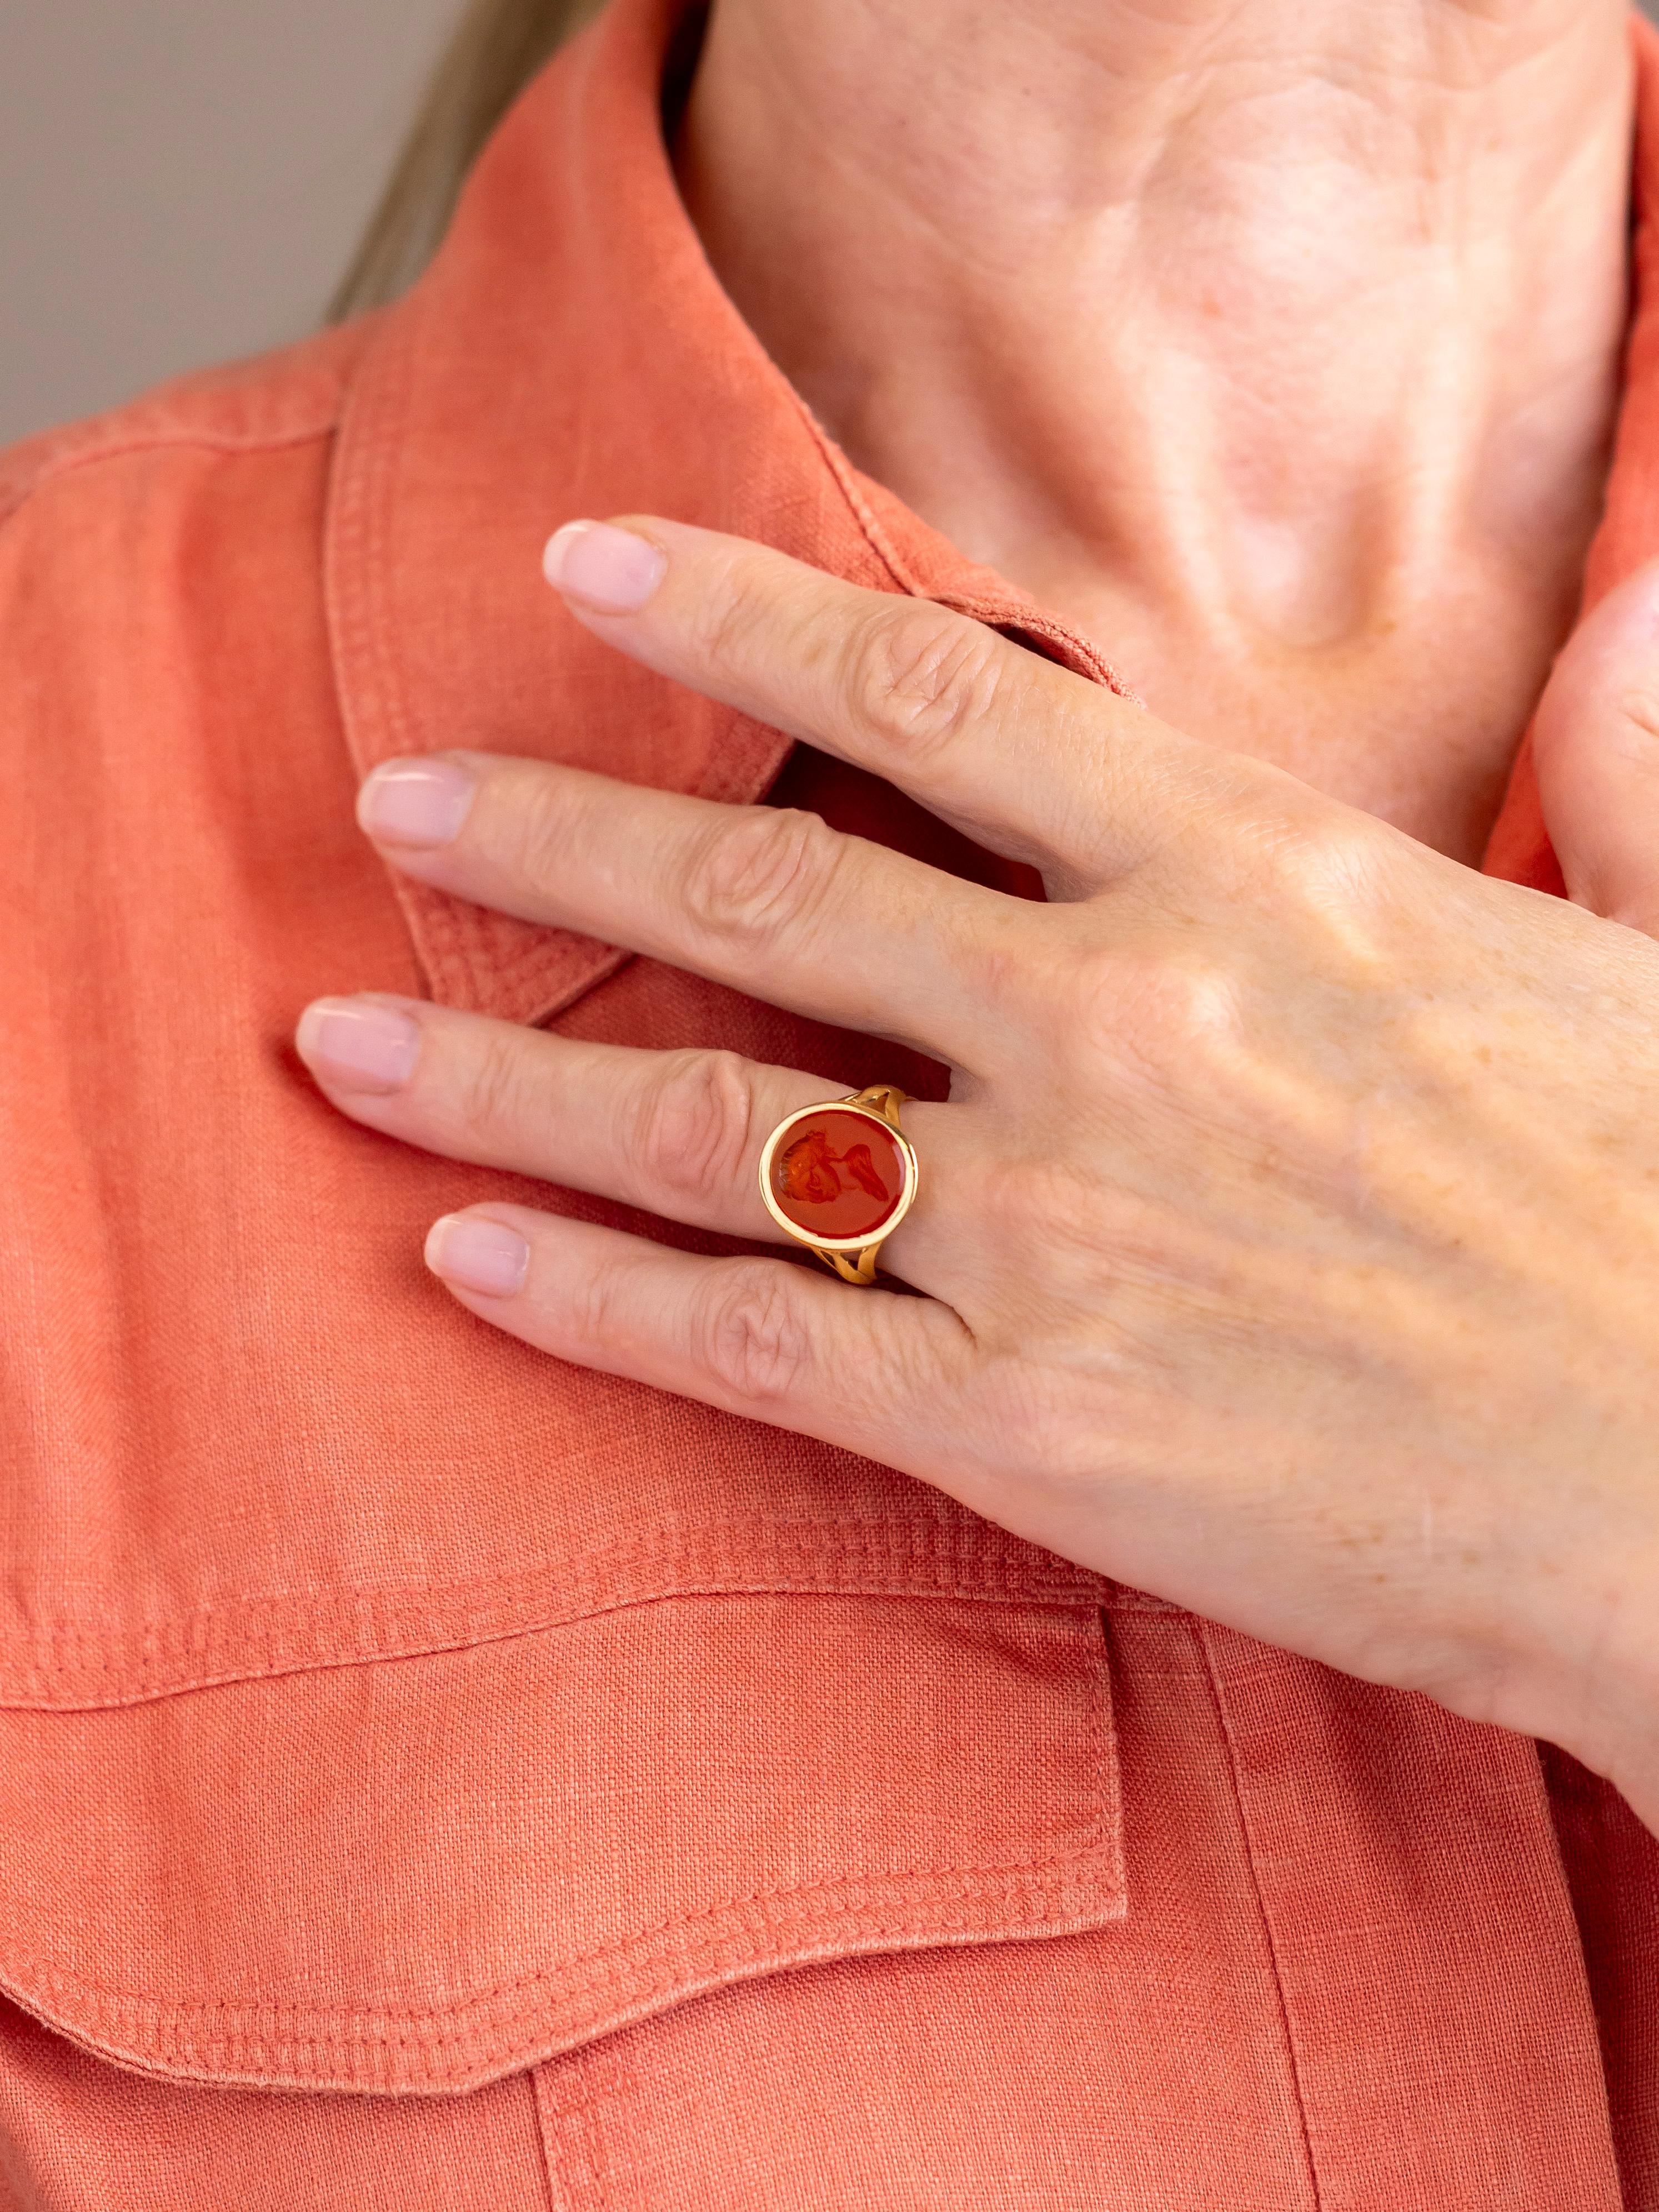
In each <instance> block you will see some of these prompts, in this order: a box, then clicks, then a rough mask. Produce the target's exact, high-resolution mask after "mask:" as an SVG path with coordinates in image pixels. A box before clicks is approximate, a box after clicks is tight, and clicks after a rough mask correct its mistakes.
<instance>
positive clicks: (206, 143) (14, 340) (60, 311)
mask: <svg viewBox="0 0 1659 2212" xmlns="http://www.w3.org/2000/svg"><path fill="white" fill-rule="evenodd" d="M460 4H461V0H0V445H5V444H9V442H10V441H12V440H13V439H15V438H19V437H21V436H22V435H24V434H25V433H26V432H27V431H30V430H33V429H38V428H41V427H42V426H44V425H45V424H46V423H48V422H58V421H63V420H65V419H67V418H69V417H70V416H77V415H84V414H88V413H90V412H91V411H92V410H94V409H96V408H100V407H105V406H108V405H110V404H112V403H113V402H114V401H116V400H118V399H121V398H125V397H126V396H127V395H128V394H129V393H131V392H137V391H140V390H142V389H143V386H146V385H148V384H152V383H154V382H155V380H157V379H158V378H160V377H163V376H168V375H171V374H173V373H174V372H175V371H177V370H179V369H183V368H191V367H193V366H195V365H197V363H200V362H209V361H214V360H220V359H223V358H226V357H227V356H231V355H234V354H239V353H248V352H252V351H254V350H255V349H258V348H259V347H262V346H266V345H270V344H273V343H277V342H279V341H280V340H283V339H284V338H288V337H296V336H298V335H299V334H300V333H301V332H302V331H305V330H306V329H307V327H308V326H309V325H311V324H313V323H314V322H315V320H316V319H317V317H318V315H319V312H320V310H321V308H322V306H323V303H324V302H325V300H326V299H327V297H328V295H329V293H330V292H331V290H332V289H333V287H334V283H335V279H336V278H337V276H338V274H339V272H340V270H341V268H342V267H343V264H344V263H345V261H346V260H347V259H348V258H349V254H350V251H351V246H352V244H353V242H354V240H355V239H356V234H357V231H358V228H359V227H360V225H361V224H362V221H363V218H364V217H365V216H366V215H367V213H368V210H369V208H370V206H371V205H372V204H373V202H374V197H375V196H376V193H377V192H378V191H379V188H380V184H381V182H382V181H383V179H384V176H385V173H386V168H387V167H388V166H389V164H390V161H391V159H392V154H393V152H394V150H395V149H396V146H397V144H398V139H399V137H401V135H402V130H403V126H404V122H405V121H406V120H407V118H408V116H409V114H410V110H411V108H412V106H413V104H414V101H415V99H416V95H417V94H418V91H419V88H420V86H421V82H422V79H423V77H424V76H425V74H426V71H427V70H428V68H429V67H430V65H431V63H432V62H433V60H434V59H435V56H436V54H437V52H438V50H439V48H440V46H441V44H442V40H443V38H444V35H445V33H446V32H447V29H448V27H449V26H450V24H451V23H452V22H453V20H454V19H455V17H456V16H457V15H459V12H460Z"/></svg>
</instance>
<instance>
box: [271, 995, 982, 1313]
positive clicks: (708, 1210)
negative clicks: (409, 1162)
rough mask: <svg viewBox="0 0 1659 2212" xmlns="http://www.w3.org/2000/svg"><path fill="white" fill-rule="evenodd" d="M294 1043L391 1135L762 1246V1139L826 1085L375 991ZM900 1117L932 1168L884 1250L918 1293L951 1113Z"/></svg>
mask: <svg viewBox="0 0 1659 2212" xmlns="http://www.w3.org/2000/svg"><path fill="white" fill-rule="evenodd" d="M295 1042H296V1044H297V1047H298V1049H299V1052H300V1055H301V1059H303V1060H304V1061H305V1063H306V1065H307V1067H308V1068H309V1069H310V1070H311V1072H312V1073H313V1076H314V1077H315V1078H316V1079H317V1082H318V1083H319V1085H320V1087H321V1088H322V1090H323V1091H325V1093H326V1094H327V1096H328V1097H329V1098H330V1099H331V1102H332V1103H334V1104H335V1105H336V1106H337V1107H338V1108H339V1109H341V1110H342V1112H343V1113H346V1114H349V1115H350V1116H351V1118H352V1119H353V1120H354V1121H362V1122H364V1123H366V1124H367V1125H368V1127H371V1128H375V1129H380V1130H382V1131H384V1132H385V1133H386V1134H387V1135H388V1136H392V1137H398V1138H399V1139H402V1140H403V1141H404V1143H407V1144H413V1145H418V1146H421V1147H422V1150H423V1151H426V1152H439V1153H441V1154H442V1155H443V1156H444V1157H445V1158H449V1159H458V1160H466V1161H469V1162H471V1164H474V1165H476V1166H479V1167H493V1168H500V1169H502V1170H507V1171H508V1172H511V1173H513V1174H517V1175H528V1176H538V1177H540V1178H542V1179H543V1180H544V1181H545V1182H556V1183H560V1184H562V1185H563V1186H564V1187H565V1188H567V1189H571V1190H583V1191H589V1192H591V1193H592V1194H594V1195H595V1196H596V1197H601V1198H611V1199H617V1200H621V1201H622V1202H623V1204H625V1205H628V1206H638V1207H640V1208H641V1209H642V1210H643V1211H645V1212H650V1213H656V1214H660V1215H662V1216H663V1217H665V1218H666V1219H668V1220H671V1221H679V1222H684V1224H686V1225H687V1226H689V1227H691V1228H697V1229H709V1230H714V1231H718V1232H720V1234H722V1235H725V1236H728V1237H744V1238H748V1239H750V1240H752V1241H755V1242H764V1243H782V1242H784V1241H785V1240H784V1238H783V1237H782V1234H781V1231H779V1229H778V1227H777V1225H776V1224H775V1222H774V1221H773V1219H772V1218H771V1216H770V1215H769V1213H768V1212H767V1211H766V1208H765V1206H763V1204H762V1202H761V1197H760V1187H759V1176H758V1172H757V1170H758V1167H759V1162H760V1155H761V1149H762V1147H763V1145H764V1144H765V1142H766V1139H767V1138H768V1136H769V1134H770V1133H771V1132H772V1131H773V1130H774V1129H775V1127H777V1125H778V1123H779V1122H780V1121H782V1120H783V1118H784V1116H785V1115H788V1114H793V1113H794V1112H796V1111H797V1110H798V1109H799V1108H801V1107H803V1106H811V1105H815V1104H817V1103H818V1102H819V1101H820V1100H823V1099H826V1098H829V1097H834V1096H835V1095H836V1086H835V1085H834V1084H833V1083H830V1082H829V1081H826V1079H824V1078H823V1077H822V1076H815V1075H807V1074H804V1073H801V1072H799V1070H797V1069H794V1068H786V1067H769V1066H763V1065H762V1064H760V1063H759V1062H757V1061H755V1060H744V1059H743V1058H741V1057H740V1056H739V1055H738V1054H736V1053H729V1052H719V1051H682V1052H644V1051H637V1050H635V1049H633V1048H630V1047H628V1046H624V1045H602V1044H589V1043H585V1042H577V1041H574V1040H573V1039H570V1038H568V1037H560V1036H550V1035H549V1034H548V1032H547V1031H545V1030H531V1029H524V1028H521V1027H520V1026H519V1025H518V1024H516V1023H513V1022H502V1021H495V1020H492V1019H491V1018H489V1017H487V1016H485V1015H482V1014H465V1013H459V1012H453V1011H452V1010H450V1009H448V1008H446V1007H442V1006H433V1005H431V1004H430V1003H429V1002H428V1001H426V1000H415V999H400V998H393V997H389V996H382V995H380V994H365V995H363V996H361V997H357V998H349V999H319V1000H316V1001H315V1002H314V1003H313V1005H312V1006H307V1009H306V1011H305V1012H304V1013H303V1014H302V1015H301V1019H300V1024H299V1029H298V1032H297V1035H296V1039H295ZM904 1118H905V1126H906V1130H907V1133H909V1134H910V1135H911V1136H912V1138H913V1139H917V1140H918V1141H919V1147H920V1149H921V1151H922V1152H924V1153H925V1155H926V1158H927V1170H928V1172H927V1177H926V1179H925V1180H924V1182H922V1183H921V1185H920V1187H919V1188H918V1193H917V1200H916V1204H915V1207H914V1208H913V1209H912V1211H911V1212H910V1213H909V1215H908V1217H907V1218H906V1219H905V1221H904V1223H903V1224H902V1226H901V1227H900V1228H898V1229H897V1230H896V1231H895V1232H894V1234H893V1236H892V1237H891V1239H890V1241H889V1243H888V1246H887V1249H886V1251H885V1253H884V1260H885V1261H886V1262H887V1264H888V1265H889V1266H890V1268H891V1270H892V1271H893V1272H894V1273H900V1274H902V1275H903V1277H904V1278H905V1279H906V1280H907V1281H909V1282H912V1283H914V1284H915V1285H916V1286H917V1287H918V1288H919V1289H924V1290H927V1289H931V1288H933V1286H934V1285H933V1271H934V1270H935V1269H936V1267H938V1264H939V1250H938V1239H937V1234H936V1232H935V1231H934V1230H933V1216H932V1212H931V1210H930V1207H929V1205H928V1199H929V1194H930V1191H931V1189H932V1188H933V1183H934V1178H935V1176H936V1175H937V1174H938V1173H939V1171H940V1170H945V1172H947V1173H948V1158H949V1153H950V1151H951V1147H952V1145H953V1143H955V1142H959V1137H958V1131H959V1129H960V1126H961V1117H960V1109H957V1111H954V1112H953V1111H951V1110H950V1109H946V1108H945V1107H942V1106H933V1105H927V1104H925V1103H913V1104H911V1105H908V1106H907V1107H906V1109H905V1114H904ZM941 1152H943V1154H944V1155H945V1157H944V1158H940V1154H941Z"/></svg>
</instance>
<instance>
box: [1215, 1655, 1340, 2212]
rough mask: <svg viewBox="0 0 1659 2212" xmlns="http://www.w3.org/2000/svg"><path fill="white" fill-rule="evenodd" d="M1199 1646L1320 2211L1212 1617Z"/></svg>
mask: <svg viewBox="0 0 1659 2212" xmlns="http://www.w3.org/2000/svg"><path fill="white" fill-rule="evenodd" d="M1195 1626H1196V1628H1197V1631H1198V1641H1199V1649H1200V1650H1201V1651H1202V1652H1203V1654H1204V1670H1205V1679H1206V1681H1207V1683H1208V1685H1209V1690H1210V1698H1211V1701H1212V1704H1213V1705H1214V1707H1215V1715H1216V1719H1217V1722H1218V1724H1219V1726H1220V1729H1221V1739H1222V1741H1223V1743H1224V1744H1225V1747H1226V1753H1227V1780H1228V1784H1229V1786H1230V1788H1231V1791H1232V1798H1233V1805H1234V1808H1235V1809H1236V1811H1237V1814H1238V1832H1239V1836H1240V1838H1241V1839H1242V1841H1243V1845H1244V1863H1245V1865H1246V1866H1247V1868H1248V1869H1249V1877H1250V1894H1251V1895H1252V1897H1253V1898H1254V1899H1255V1909H1256V1912H1257V1914H1258V1916H1259V1917H1260V1919H1261V1932H1262V1936H1263V1938H1264V1940H1265V1942H1266V1943H1267V1960H1268V1964H1269V1965H1270V1966H1272V1968H1273V1994H1274V1996H1275V1997H1276V1998H1277V2000H1278V2005H1279V2027H1280V2028H1281V2030H1282V2032H1283V2034H1284V2038H1285V2063H1286V2065H1287V2067H1288V2069H1289V2071H1290V2076H1291V2088H1292V2090H1293V2091H1294V2092H1295V2095H1296V2111H1297V2121H1298V2123H1299V2125H1300V2129H1301V2140H1302V2155H1303V2158H1304V2161H1305V2162H1306V2166H1307V2172H1308V2190H1309V2196H1310V2203H1311V2206H1312V2208H1313V2212H1320V2208H1321V2207H1322V2205H1323V2203H1324V2202H1325V2198H1324V2193H1323V2191H1322V2190H1321V2188H1320V2185H1319V2166H1318V2161H1317V2160H1316V2158H1315V2157H1314V2147H1313V2130H1312V2128H1311V2126H1310V2123H1309V2119H1308V2097H1307V2090H1306V2087H1305V2085H1304V2081H1303V2078H1302V2063H1301V2057H1300V2054H1299V2052H1298V2051H1297V2039H1296V2030H1295V2027H1294V2026H1293V2025H1292V2022H1291V2004H1290V1999H1289V1997H1288V1996H1286V1994H1285V1975H1284V1971H1283V1968H1282V1966H1281V1965H1280V1962H1279V1940H1278V1937H1277V1936H1276V1935H1275V1933H1274V1930H1273V1917H1272V1915H1271V1914H1270V1913H1269V1912H1268V1911H1267V1897H1266V1895H1265V1893H1264V1892H1263V1890H1262V1887H1261V1874H1260V1871H1259V1870H1258V1869H1257V1866H1256V1857H1255V1838H1254V1836H1253V1835H1252V1834H1251V1832H1250V1820H1249V1814H1248V1813H1247V1812H1246V1811H1245V1809H1244V1791H1243V1785H1242V1784H1241V1782H1240V1779H1239V1771H1238V1744H1237V1738H1236V1737H1235V1735H1234V1732H1233V1724H1232V1717H1231V1713H1230V1712H1229V1711H1228V1710H1227V1700H1226V1699H1225V1697H1224V1696H1223V1694H1222V1689H1221V1677H1220V1662H1219V1661H1218V1658H1217V1656H1216V1651H1215V1646H1214V1641H1213V1638H1214V1631H1213V1629H1212V1626H1211V1624H1210V1623H1209V1622H1208V1621H1207V1620H1197V1621H1196V1622H1195Z"/></svg>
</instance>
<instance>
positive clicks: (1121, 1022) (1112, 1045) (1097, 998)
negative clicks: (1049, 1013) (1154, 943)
mask: <svg viewBox="0 0 1659 2212" xmlns="http://www.w3.org/2000/svg"><path fill="white" fill-rule="evenodd" d="M1057 1011H1058V1013H1059V1030H1060V1041H1061V1048H1062V1050H1063V1051H1065V1052H1066V1054H1067V1055H1068V1057H1071V1058H1073V1059H1075V1058H1077V1057H1079V1056H1081V1057H1082V1058H1084V1059H1085V1060H1086V1061H1088V1062H1089V1063H1090V1064H1091V1066H1099V1065H1100V1064H1101V1063H1102V1062H1103V1061H1109V1062H1110V1063H1112V1064H1121V1063H1124V1062H1127V1063H1129V1064H1131V1065H1133V1066H1139V1067H1140V1068H1142V1069H1147V1068H1153V1067H1156V1068H1159V1069H1164V1070H1188V1071H1190V1070H1192V1069H1194V1067H1196V1066H1211V1067H1213V1066H1216V1065H1218V1063H1219V1062H1220V1061H1222V1060H1224V1059H1225V1057H1227V1056H1228V1055H1229V1054H1231V1053H1233V1052H1234V1051H1235V1050H1236V1049H1237V1046H1238V1044H1239V1041H1240V1039H1241V1036H1242V1034H1243V1026H1244V1009H1243V999H1242V994H1241V990H1240V987H1239V982H1238V980H1237V977H1235V976H1234V975H1231V973H1230V972H1229V970H1228V969H1227V968H1226V967H1225V965H1224V964H1223V963H1221V962H1220V961H1218V960H1217V959H1214V958H1212V957H1210V956H1209V955H1208V954H1206V953H1205V952H1202V951H1199V950H1198V949H1197V948H1195V947H1194V946H1190V945H1184V944H1183V945H1178V946H1175V947H1170V948H1135V949H1132V950H1131V949H1125V950H1114V949H1106V948H1103V949H1102V950H1100V951H1091V952H1089V953H1088V954H1086V955H1085V956H1084V957H1082V958H1081V959H1079V961H1078V962H1077V963H1075V965H1074V967H1073V969H1072V970H1071V971H1070V972H1069V973H1068V974H1067V975H1066V978H1065V981H1064V986H1063V988H1062V990H1061V992H1060V1002H1059V1006H1058V1010H1057Z"/></svg>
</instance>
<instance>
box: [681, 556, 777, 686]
mask: <svg viewBox="0 0 1659 2212" xmlns="http://www.w3.org/2000/svg"><path fill="white" fill-rule="evenodd" d="M771 613H772V610H771V607H770V604H769V599H768V598H767V596H766V594H765V592H763V589H762V588H760V587H759V586H758V583H757V580H754V579H752V578H751V576H750V562H748V561H747V560H746V559H744V557H743V556H740V555H739V556H727V558H726V560H725V561H724V562H722V564H721V567H720V573H719V574H718V576H717V578H716V579H715V580H714V587H713V588H712V589H710V590H708V591H706V592H702V593H700V594H699V595H698V598H697V602H696V607H695V609H694V611H693V613H692V624H693V629H692V635H691V639H690V644H691V647H692V651H693V653H694V655H695V656H696V660H697V661H698V663H699V665H702V666H703V667H705V668H707V669H708V670H709V671H711V672H712V673H714V674H716V675H719V674H729V673H730V672H731V671H732V670H734V669H741V668H744V667H745V666H747V665H749V664H750V662H751V661H752V660H753V659H754V653H755V645H756V641H757V636H758V635H761V634H762V633H763V630H764V628H765V626H766V623H767V622H768V619H769V617H770V616H771Z"/></svg>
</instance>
